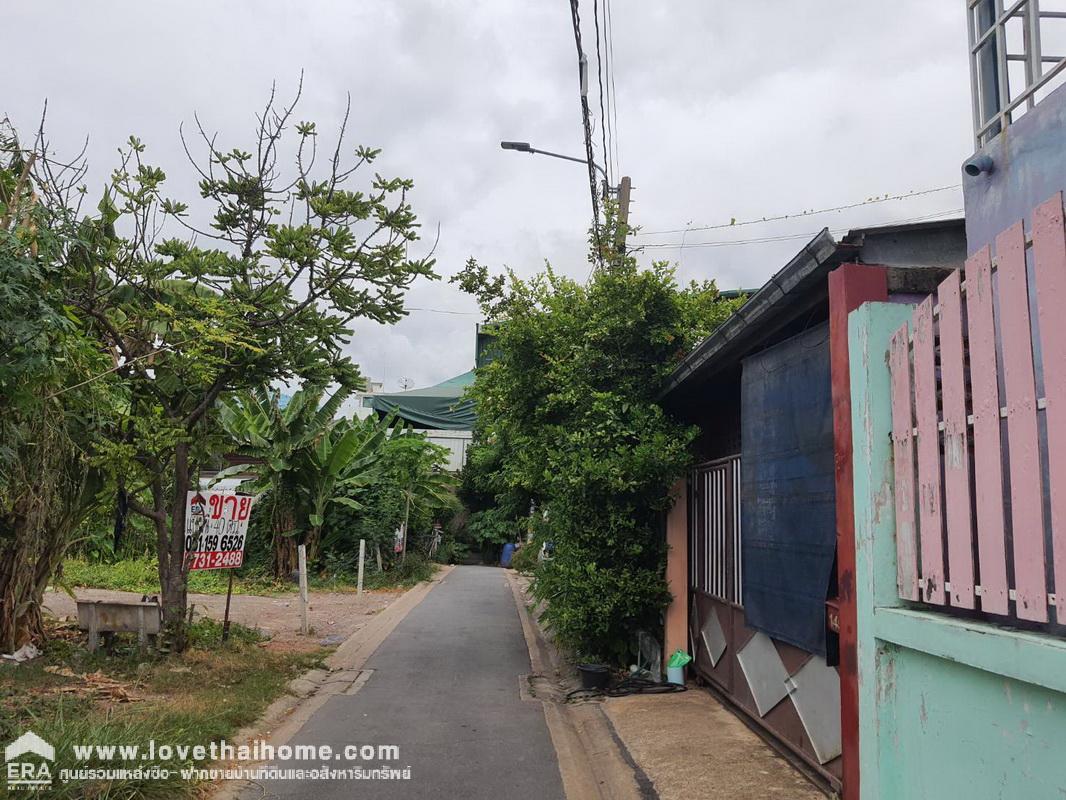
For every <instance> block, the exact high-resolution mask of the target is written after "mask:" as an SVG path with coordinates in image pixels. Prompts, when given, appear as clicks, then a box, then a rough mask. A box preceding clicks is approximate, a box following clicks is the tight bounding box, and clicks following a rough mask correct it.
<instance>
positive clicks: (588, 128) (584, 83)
mask: <svg viewBox="0 0 1066 800" xmlns="http://www.w3.org/2000/svg"><path fill="white" fill-rule="evenodd" d="M577 4H578V0H570V17H571V19H572V21H573V25H574V44H575V46H576V47H577V64H578V80H579V81H580V86H581V124H582V127H583V128H584V131H585V155H586V158H587V159H588V170H589V191H590V193H591V195H592V235H593V241H594V242H595V244H596V256H597V260H598V261H599V262H600V263H601V264H602V263H603V247H602V246H601V242H600V200H599V196H598V195H597V194H596V166H595V161H594V160H593V152H592V123H591V122H590V120H589V99H588V61H587V59H586V58H585V52H584V50H582V49H581V13H580V12H579V11H578V7H577Z"/></svg>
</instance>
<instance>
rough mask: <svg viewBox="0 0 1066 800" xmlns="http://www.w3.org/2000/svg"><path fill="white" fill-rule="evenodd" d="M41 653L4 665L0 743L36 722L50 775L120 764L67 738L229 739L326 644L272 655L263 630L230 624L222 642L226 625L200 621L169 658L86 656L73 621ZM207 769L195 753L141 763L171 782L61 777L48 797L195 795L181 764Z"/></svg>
mask: <svg viewBox="0 0 1066 800" xmlns="http://www.w3.org/2000/svg"><path fill="white" fill-rule="evenodd" d="M49 633H50V635H49V636H48V639H47V644H46V645H45V650H44V654H43V655H42V656H41V657H40V658H37V659H35V660H34V661H33V662H31V663H26V664H20V665H19V666H18V667H6V668H4V680H3V681H0V741H5V742H6V741H11V740H13V739H15V738H16V737H17V736H19V735H20V734H21V733H22V732H23V731H25V730H28V729H32V730H33V731H34V732H36V733H37V734H38V735H40V736H42V737H44V738H45V740H47V741H48V742H50V743H51V744H52V745H53V746H55V748H56V754H57V761H56V763H55V765H54V767H53V774H58V771H59V770H62V769H73V768H107V767H111V768H115V767H120V766H125V764H124V763H123V762H120V761H114V762H108V761H102V760H90V761H85V762H77V763H75V762H74V761H73V760H72V759H73V755H72V751H71V749H70V747H69V746H68V745H69V744H79V745H83V744H96V743H99V744H103V745H139V746H142V747H146V746H147V742H148V741H149V740H151V739H154V740H155V741H156V742H158V743H161V744H162V743H166V744H171V745H203V744H204V743H206V742H209V741H218V740H219V739H228V740H230V741H232V739H233V736H234V734H235V733H236V732H237V731H238V730H240V729H241V728H242V727H243V726H245V725H248V724H250V723H252V722H253V721H255V720H256V719H257V718H258V717H259V716H260V715H261V714H262V713H263V711H264V710H265V709H266V707H267V706H268V705H269V704H270V703H271V702H272V701H273V700H274V698H275V697H277V696H278V695H280V694H281V693H282V692H283V691H284V690H285V686H286V684H287V683H288V682H289V681H290V680H291V679H292V678H294V677H296V676H298V675H299V674H301V673H303V672H305V671H306V670H308V669H311V668H313V667H316V666H320V664H321V661H322V658H323V657H324V656H325V655H326V654H327V652H328V651H327V650H325V649H315V650H312V651H310V652H299V653H294V652H276V651H273V650H271V649H269V648H265V647H263V646H262V644H263V643H262V642H261V640H260V636H259V634H258V633H257V632H256V631H254V630H250V629H248V628H244V627H242V626H240V625H236V624H233V625H231V628H230V638H229V641H228V642H226V643H225V644H222V642H221V626H220V625H219V624H218V623H217V622H214V621H212V620H208V619H204V620H199V621H197V622H195V623H193V624H192V625H191V626H189V630H188V648H187V649H186V651H185V652H184V653H181V654H179V655H173V656H171V657H168V658H164V657H162V656H159V655H152V654H150V653H148V652H145V651H138V650H137V649H136V647H135V645H134V643H132V642H130V641H126V642H120V643H118V644H117V645H116V649H115V653H114V654H113V655H107V654H105V653H103V652H102V651H101V652H98V653H96V654H90V653H88V652H87V651H86V650H85V649H84V648H83V646H82V637H83V635H84V634H79V633H78V632H77V631H75V630H73V629H71V628H70V627H67V626H59V627H52V628H51V629H50V631H49ZM194 764H195V765H197V766H202V765H203V763H202V762H200V763H197V762H195V761H194V760H193V759H192V758H186V759H184V760H182V759H175V760H173V761H166V762H164V761H158V760H156V761H151V760H144V761H142V762H140V763H139V764H138V766H140V767H142V768H143V769H145V770H149V769H151V768H152V767H153V766H159V767H164V768H167V769H172V770H175V773H174V774H173V775H172V776H171V777H170V778H168V779H164V780H157V779H150V778H147V777H146V778H145V779H144V780H107V781H100V780H76V781H73V782H71V783H69V784H66V785H61V784H60V783H59V782H58V781H57V782H56V783H55V785H53V787H52V788H51V789H50V790H49V792H48V796H49V797H57V798H79V800H84V799H85V798H108V797H143V798H157V797H158V798H172V797H178V798H180V797H195V796H197V786H196V785H195V784H194V783H191V782H188V781H185V780H183V779H182V778H181V776H180V773H178V772H177V770H180V769H181V768H182V767H188V766H193V765H194Z"/></svg>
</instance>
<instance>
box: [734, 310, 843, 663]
mask: <svg viewBox="0 0 1066 800" xmlns="http://www.w3.org/2000/svg"><path fill="white" fill-rule="evenodd" d="M741 529H742V551H743V571H744V581H743V587H744V597H743V602H744V613H745V617H746V619H747V623H748V625H749V626H750V627H752V628H755V629H757V630H761V631H763V632H764V633H766V634H768V635H769V636H771V637H773V638H775V639H780V640H782V641H784V642H788V643H789V644H792V645H795V646H796V647H800V648H802V649H803V650H806V651H808V652H811V653H818V654H820V655H825V600H826V590H827V588H828V586H829V581H830V574H831V570H832V569H833V559H834V555H835V553H836V487H835V480H834V466H833V403H832V395H831V391H830V373H829V326H828V325H827V324H826V325H820V326H818V327H817V328H812V329H811V330H808V331H805V332H804V333H801V334H799V335H798V336H795V337H793V338H791V339H788V340H787V341H785V342H782V343H781V344H779V345H776V346H774V347H772V348H770V349H768V350H765V351H763V352H761V353H759V354H757V355H754V356H751V357H749V358H747V359H745V360H744V362H743V375H742V378H741Z"/></svg>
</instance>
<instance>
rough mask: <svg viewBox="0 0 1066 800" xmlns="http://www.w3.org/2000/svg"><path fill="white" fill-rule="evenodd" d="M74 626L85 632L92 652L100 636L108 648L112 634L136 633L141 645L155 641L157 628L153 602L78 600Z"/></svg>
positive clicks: (156, 613) (157, 609)
mask: <svg viewBox="0 0 1066 800" xmlns="http://www.w3.org/2000/svg"><path fill="white" fill-rule="evenodd" d="M78 627H79V628H81V629H82V630H83V631H85V630H87V631H88V632H89V651H90V652H96V648H97V647H99V645H100V636H101V635H103V636H104V639H105V643H106V644H107V645H108V647H110V645H111V640H112V639H113V638H114V635H115V634H116V633H136V634H137V641H138V642H139V643H140V644H141V646H144V645H146V644H149V643H151V644H153V645H154V643H155V638H156V636H158V635H159V631H160V629H161V618H160V611H159V605H158V604H157V603H147V602H142V603H126V602H117V601H109V600H79V601H78Z"/></svg>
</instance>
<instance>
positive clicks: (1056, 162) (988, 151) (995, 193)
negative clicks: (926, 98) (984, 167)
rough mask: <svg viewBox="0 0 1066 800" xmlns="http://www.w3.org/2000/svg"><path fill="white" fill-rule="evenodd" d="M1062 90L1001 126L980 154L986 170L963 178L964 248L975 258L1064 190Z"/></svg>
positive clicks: (1065, 98)
mask: <svg viewBox="0 0 1066 800" xmlns="http://www.w3.org/2000/svg"><path fill="white" fill-rule="evenodd" d="M1063 131H1066V86H1060V87H1059V88H1058V89H1056V90H1055V91H1054V92H1052V93H1051V94H1049V95H1048V96H1047V97H1046V98H1044V99H1043V100H1042V101H1040V103H1038V104H1037V106H1036V107H1035V108H1033V109H1032V110H1030V111H1028V112H1026V114H1025V115H1024V116H1023V117H1021V118H1019V119H1017V120H1016V121H1015V122H1013V123H1012V124H1010V125H1008V126H1006V128H1005V129H1004V130H1003V132H1002V133H1000V134H999V135H998V136H997V137H996V138H994V139H992V140H991V141H990V142H989V143H988V144H986V145H985V147H984V149H983V150H982V151H981V152H982V153H984V154H985V155H988V156H989V157H991V159H992V164H993V167H992V171H991V172H988V173H982V174H980V175H976V176H973V177H971V176H969V175H967V174H965V173H963V176H962V190H963V196H964V197H965V201H966V244H967V247H968V252H969V253H975V252H977V251H978V250H980V249H981V248H982V247H984V246H985V245H987V244H991V243H992V241H993V240H994V239H995V237H996V235H997V234H999V233H1000V231H1002V230H1004V229H1005V228H1006V227H1007V226H1008V225H1011V224H1013V223H1014V222H1016V221H1017V220H1019V219H1025V221H1026V223H1027V225H1026V227H1028V223H1029V222H1030V217H1029V215H1030V212H1031V211H1032V210H1033V209H1034V208H1035V207H1036V206H1037V204H1039V203H1042V202H1044V201H1045V200H1047V198H1049V197H1051V196H1052V195H1054V194H1055V193H1056V192H1059V191H1062V189H1063V188H1064V187H1066V136H1064V135H1063Z"/></svg>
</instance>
